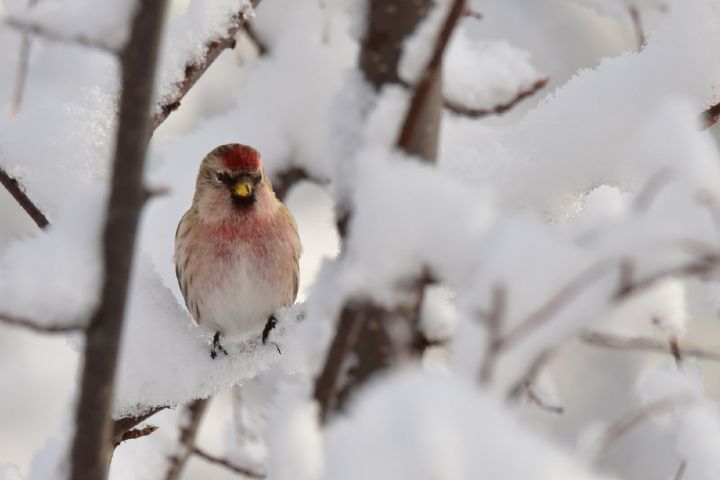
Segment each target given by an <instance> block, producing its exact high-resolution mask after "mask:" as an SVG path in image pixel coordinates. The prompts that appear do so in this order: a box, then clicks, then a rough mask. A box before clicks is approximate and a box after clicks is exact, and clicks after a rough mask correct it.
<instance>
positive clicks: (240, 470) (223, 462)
mask: <svg viewBox="0 0 720 480" xmlns="http://www.w3.org/2000/svg"><path fill="white" fill-rule="evenodd" d="M192 453H193V454H195V455H197V456H198V457H200V458H202V459H203V460H205V461H207V462H210V463H214V464H215V465H219V466H221V467H224V468H227V469H228V470H230V471H231V472H235V473H237V474H239V475H244V476H246V477H248V478H258V479H262V478H265V477H266V475H265V474H264V473H260V472H255V471H253V470H250V469H249V468H245V467H240V466H238V465H235V464H233V463H231V462H230V461H229V460H227V459H225V458H220V457H216V456H215V455H210V454H209V453H207V452H206V451H205V450H201V449H199V448H198V447H194V448H193V450H192Z"/></svg>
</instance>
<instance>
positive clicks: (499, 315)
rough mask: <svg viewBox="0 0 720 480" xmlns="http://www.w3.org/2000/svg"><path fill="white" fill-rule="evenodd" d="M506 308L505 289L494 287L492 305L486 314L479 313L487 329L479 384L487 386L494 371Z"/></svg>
mask: <svg viewBox="0 0 720 480" xmlns="http://www.w3.org/2000/svg"><path fill="white" fill-rule="evenodd" d="M506 308H507V289H506V288H505V287H504V286H502V285H496V286H495V287H494V288H493V291H492V303H491V306H490V310H489V311H488V312H482V313H480V315H479V316H480V318H481V320H482V321H483V323H484V325H485V327H486V329H487V333H486V335H487V341H486V342H485V343H486V344H485V353H484V356H483V359H482V361H481V362H480V371H479V374H478V378H479V379H480V383H481V384H488V383H490V381H491V380H492V375H493V372H494V370H495V360H496V358H497V354H498V352H499V349H498V347H499V345H500V342H499V340H500V336H501V334H502V327H503V321H504V319H505V310H506Z"/></svg>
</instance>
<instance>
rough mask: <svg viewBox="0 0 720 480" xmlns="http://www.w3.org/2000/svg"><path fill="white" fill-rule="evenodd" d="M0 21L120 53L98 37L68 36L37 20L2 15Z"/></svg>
mask: <svg viewBox="0 0 720 480" xmlns="http://www.w3.org/2000/svg"><path fill="white" fill-rule="evenodd" d="M2 22H3V23H4V24H5V25H6V26H8V27H10V28H14V29H16V30H19V31H21V32H23V33H25V34H28V33H29V34H32V35H35V36H37V37H41V38H45V39H47V40H52V41H54V42H60V43H70V44H75V45H80V46H83V47H87V48H92V49H94V50H99V51H101V52H105V53H108V54H110V55H113V56H117V55H119V54H120V52H119V51H118V50H117V48H115V47H114V46H113V45H109V44H106V43H103V42H102V40H100V39H96V38H90V37H86V36H84V35H74V36H72V35H71V36H68V35H67V34H65V33H63V32H60V31H55V30H52V29H51V28H50V27H48V26H47V25H43V24H42V23H39V22H34V21H28V20H25V19H22V18H17V17H13V16H6V17H4V18H3V20H2Z"/></svg>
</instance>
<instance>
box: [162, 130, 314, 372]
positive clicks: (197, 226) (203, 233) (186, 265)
mask: <svg viewBox="0 0 720 480" xmlns="http://www.w3.org/2000/svg"><path fill="white" fill-rule="evenodd" d="M301 253H302V245H301V243H300V236H299V234H298V227H297V224H296V222H295V219H294V217H293V215H292V214H291V213H290V211H289V210H288V208H287V207H286V206H285V205H284V204H283V203H282V202H281V201H280V200H278V199H277V197H276V195H275V192H274V191H273V188H272V184H271V183H270V180H269V179H268V177H267V176H266V174H265V171H264V168H263V162H262V157H261V156H260V153H259V152H258V151H257V150H255V149H254V148H252V147H250V146H247V145H242V144H239V143H231V144H227V145H221V146H219V147H216V148H215V149H213V150H212V151H211V152H210V153H208V154H207V155H206V156H205V158H204V159H203V160H202V162H201V164H200V169H199V172H198V175H197V180H196V184H195V194H194V197H193V200H192V205H191V207H190V209H189V210H188V211H187V212H186V213H185V214H184V215H183V216H182V218H181V219H180V222H179V224H178V227H177V231H176V233H175V256H174V261H175V273H176V275H177V280H178V283H179V285H180V290H181V292H182V295H183V298H184V300H185V305H186V307H187V309H188V311H189V312H190V315H191V316H192V318H193V320H194V321H195V323H196V324H198V325H202V326H205V327H208V328H210V329H211V330H210V331H211V332H214V336H213V339H212V345H211V349H210V357H211V358H213V359H215V358H216V357H217V356H218V354H220V353H223V354H225V355H227V350H225V348H224V347H223V343H222V341H223V340H226V341H238V342H239V341H246V340H249V339H252V338H253V337H254V338H261V339H262V341H263V343H266V342H267V339H268V336H269V333H270V331H271V330H272V329H273V328H274V327H275V325H276V323H277V319H276V317H275V312H276V311H277V310H278V309H280V308H283V307H290V306H292V305H293V303H294V302H295V299H296V297H297V292H298V283H299V275H300V268H299V259H300V255H301ZM276 347H277V346H276ZM278 351H280V350H279V348H278Z"/></svg>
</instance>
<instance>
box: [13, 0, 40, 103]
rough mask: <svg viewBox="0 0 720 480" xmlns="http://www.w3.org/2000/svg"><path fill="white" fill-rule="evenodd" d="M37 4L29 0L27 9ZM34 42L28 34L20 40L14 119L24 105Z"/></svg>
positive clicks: (35, 0) (14, 94) (34, 0)
mask: <svg viewBox="0 0 720 480" xmlns="http://www.w3.org/2000/svg"><path fill="white" fill-rule="evenodd" d="M35 3H37V0H28V2H27V8H31V7H32V6H34V5H35ZM31 46H32V40H31V38H30V34H29V33H28V32H23V34H22V39H21V40H20V54H19V55H18V68H17V73H16V75H15V89H14V92H13V97H12V101H11V103H10V116H11V117H14V116H16V115H17V114H18V113H19V112H20V105H21V104H22V98H23V92H24V91H25V82H26V81H27V72H28V65H29V64H30V49H31Z"/></svg>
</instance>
